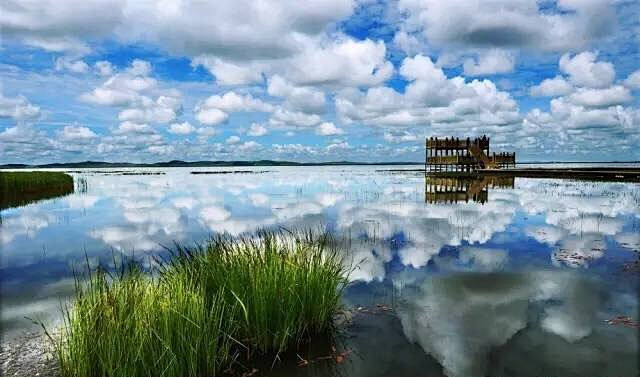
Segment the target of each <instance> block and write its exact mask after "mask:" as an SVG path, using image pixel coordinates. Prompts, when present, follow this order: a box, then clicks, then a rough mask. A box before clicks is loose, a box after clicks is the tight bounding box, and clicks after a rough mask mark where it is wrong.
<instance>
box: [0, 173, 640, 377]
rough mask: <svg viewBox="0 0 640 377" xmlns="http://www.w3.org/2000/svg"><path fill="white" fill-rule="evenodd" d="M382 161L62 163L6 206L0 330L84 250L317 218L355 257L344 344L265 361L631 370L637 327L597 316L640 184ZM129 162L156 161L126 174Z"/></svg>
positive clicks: (616, 312)
mask: <svg viewBox="0 0 640 377" xmlns="http://www.w3.org/2000/svg"><path fill="white" fill-rule="evenodd" d="M401 168H402V167H401ZM404 168H407V169H411V168H416V167H404ZM390 169H392V168H390V167H380V166H378V167H259V168H228V169H213V168H173V169H100V170H95V169H86V170H74V172H73V173H72V175H73V176H74V178H75V179H76V183H80V185H79V187H77V188H76V193H75V194H73V195H70V196H67V197H63V198H58V199H53V200H47V201H42V202H38V203H34V204H31V205H28V206H25V207H20V208H13V209H8V210H4V211H2V212H1V219H2V223H1V225H0V250H1V251H0V256H1V258H2V266H1V278H0V279H1V280H0V281H1V284H2V285H1V298H2V307H1V311H2V334H3V336H4V338H5V339H8V338H11V337H13V336H19V334H21V333H22V332H23V331H25V330H28V329H32V328H31V327H30V326H32V325H31V324H30V322H29V321H28V320H26V319H24V317H25V316H27V317H32V318H39V319H43V320H45V321H47V322H48V323H55V321H56V313H57V311H58V309H59V305H60V302H61V301H62V300H64V299H65V298H68V297H69V296H70V295H71V293H72V291H73V279H72V274H71V270H72V268H73V267H76V268H82V266H83V265H84V264H85V263H86V262H85V255H86V256H87V257H88V259H89V261H90V263H92V264H96V263H98V261H108V260H111V258H112V257H113V256H114V255H115V256H116V257H117V256H118V255H119V254H121V253H122V254H126V255H131V254H132V253H133V254H135V256H136V257H138V258H141V259H142V260H143V261H144V262H145V263H151V262H150V260H151V258H150V256H152V255H154V254H155V253H158V252H159V251H161V250H162V245H166V246H170V245H171V244H172V243H173V242H181V243H191V242H197V241H202V240H205V239H206V238H208V237H210V236H211V235H212V234H215V233H218V232H227V233H230V234H232V235H239V234H242V233H246V232H253V231H254V230H256V229H257V228H269V227H278V226H284V227H288V228H308V227H312V228H321V227H325V226H326V227H328V228H329V229H330V230H331V231H333V232H335V233H336V234H338V235H341V236H346V237H345V239H348V241H344V242H345V245H344V246H345V250H346V251H345V257H346V259H347V260H348V261H350V262H353V263H359V265H358V268H357V269H356V270H355V271H354V272H353V274H352V275H351V280H352V284H351V285H350V286H349V288H348V289H347V291H346V293H345V297H344V301H345V306H346V307H348V308H356V310H355V312H356V314H355V315H354V317H353V322H352V324H351V325H350V326H348V327H347V328H346V330H345V332H344V334H343V336H341V337H340V339H339V345H338V348H339V350H343V349H348V350H351V353H350V354H349V356H348V357H347V358H346V361H345V362H343V363H340V364H335V363H333V362H327V361H317V362H312V363H311V364H310V365H309V366H307V367H305V368H300V367H298V366H296V365H295V362H284V363H281V364H279V365H278V366H277V367H276V368H275V369H274V370H273V371H269V373H270V374H273V375H282V376H287V375H318V376H325V375H346V376H383V375H394V376H417V375H429V376H442V375H446V376H542V375H545V376H561V375H562V376H570V375H581V376H635V375H637V373H638V367H639V365H638V357H637V354H638V329H637V328H632V327H629V326H625V325H624V324H609V323H607V322H606V321H607V320H609V319H611V318H615V317H617V316H628V317H631V318H633V319H634V320H638V317H639V313H638V311H639V309H638V293H639V289H638V282H639V275H640V274H639V272H638V270H637V267H636V268H635V269H634V268H633V266H632V263H634V262H636V261H638V257H639V253H640V251H639V249H640V185H638V184H635V183H591V182H574V181H568V180H551V179H525V178H516V179H515V180H504V179H502V180H487V181H485V182H464V181H462V182H460V181H453V180H435V179H425V177H424V176H423V175H422V174H421V173H416V172H409V171H407V172H392V171H389V170H390ZM393 169H396V167H394V168H393ZM141 170H143V171H145V172H162V173H165V174H163V175H123V174H122V173H121V172H122V171H126V172H139V171H141ZM196 170H197V171H206V170H208V171H216V170H229V171H233V170H243V171H253V172H254V174H239V173H236V174H212V175H192V174H190V172H191V171H196ZM357 308H360V309H357ZM387 309H389V310H387ZM309 352H310V353H309V355H310V356H308V357H309V358H311V357H313V356H314V355H316V354H317V355H320V356H321V355H322V354H323V352H324V353H325V354H326V352H327V351H326V350H320V351H317V350H315V351H314V350H310V351H309ZM314 352H315V354H314Z"/></svg>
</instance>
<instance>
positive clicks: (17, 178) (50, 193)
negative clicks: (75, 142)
mask: <svg viewBox="0 0 640 377" xmlns="http://www.w3.org/2000/svg"><path fill="white" fill-rule="evenodd" d="M72 192H73V177H71V176H70V175H68V174H66V173H63V172H54V171H29V172H22V171H21V172H0V210H1V209H6V208H10V207H18V206H22V205H25V204H29V203H31V202H34V201H37V200H42V199H50V198H55V197H58V196H62V195H67V194H70V193H72Z"/></svg>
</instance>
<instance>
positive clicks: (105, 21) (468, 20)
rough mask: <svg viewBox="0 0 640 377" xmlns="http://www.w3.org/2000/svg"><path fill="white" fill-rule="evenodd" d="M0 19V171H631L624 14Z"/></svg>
mask: <svg viewBox="0 0 640 377" xmlns="http://www.w3.org/2000/svg"><path fill="white" fill-rule="evenodd" d="M62 3H64V4H62V5H61V2H58V1H25V0H20V1H14V0H6V1H3V2H2V4H0V14H1V15H2V16H0V28H1V30H2V39H1V40H0V52H1V53H0V164H1V163H47V162H68V161H84V160H104V161H134V162H138V161H141V162H152V161H166V160H171V159H182V160H247V159H277V160H296V161H337V160H353V161H421V160H422V159H423V154H424V151H423V144H424V137H428V136H441V137H445V136H452V135H453V136H459V137H466V136H471V137H473V136H477V135H482V134H487V135H489V136H490V137H491V138H492V149H493V150H496V151H500V150H504V151H515V152H516V153H518V158H519V160H520V161H532V160H535V161H549V160H563V161H598V160H600V161H602V160H640V148H638V147H639V146H640V136H639V134H640V132H638V128H639V126H640V109H639V103H640V102H639V99H638V98H639V97H640V63H639V62H640V4H639V3H638V2H637V1H632V0H628V1H627V0H620V1H605V0H559V1H535V0H515V1H514V0H493V1H462V0H451V1H447V2H443V1H438V0H400V1H389V2H384V1H373V0H365V1H350V0H321V1H310V2H299V1H277V2H268V1H267V2H252V1H226V0H220V1H216V2H211V3H210V4H209V3H205V2H188V1H177V0H163V1H158V2H141V1H131V0H111V1H105V0H84V1H80V0H65V1H63V2H62Z"/></svg>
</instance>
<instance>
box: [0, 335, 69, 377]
mask: <svg viewBox="0 0 640 377" xmlns="http://www.w3.org/2000/svg"><path fill="white" fill-rule="evenodd" d="M50 348H51V347H50V343H49V341H48V339H46V338H45V335H44V334H41V333H36V332H25V333H24V334H22V335H21V336H18V337H13V338H11V339H2V345H1V346H0V375H3V376H15V377H33V376H40V377H56V376H58V375H59V373H58V367H57V364H56V361H55V359H54V356H53V354H52V353H51V350H50Z"/></svg>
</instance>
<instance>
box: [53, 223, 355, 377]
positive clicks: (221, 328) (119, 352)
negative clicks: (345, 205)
mask: <svg viewBox="0 0 640 377" xmlns="http://www.w3.org/2000/svg"><path fill="white" fill-rule="evenodd" d="M345 272H346V271H345V269H344V268H343V267H342V261H341V259H340V258H339V257H338V254H337V253H336V251H335V250H334V249H332V247H331V246H330V242H329V240H328V238H327V237H326V236H322V237H314V236H309V235H307V236H285V235H283V234H280V233H278V234H274V233H261V234H260V235H259V236H257V237H253V238H242V239H234V238H230V237H225V236H220V237H217V238H215V239H213V240H211V241H210V242H209V243H207V244H206V245H204V246H200V247H197V248H178V249H177V252H176V253H175V255H174V257H173V258H171V259H169V260H168V261H167V262H163V263H161V267H160V268H159V270H158V271H157V273H156V274H154V275H153V276H149V275H146V274H144V273H142V272H141V270H140V269H139V268H136V267H130V268H127V269H126V271H124V272H123V273H121V274H120V275H119V276H118V277H116V278H110V276H109V275H107V274H106V273H105V272H98V273H95V274H93V275H92V276H91V278H90V279H89V281H88V282H86V283H82V284H81V283H78V285H77V294H76V299H75V302H74V304H73V306H72V307H71V309H70V310H66V311H65V323H64V326H63V327H62V330H61V333H60V334H59V335H54V336H53V337H52V340H53V341H54V347H55V351H56V355H57V358H58V361H59V364H60V372H61V375H62V376H63V377H66V376H74V377H85V376H86V377H89V376H113V377H115V376H127V377H136V376H167V377H168V376H194V377H195V376H213V375H216V374H220V372H221V371H223V370H225V369H227V368H229V367H230V366H231V365H232V364H233V362H234V360H236V359H237V358H238V357H241V358H243V359H246V358H251V357H252V356H253V355H255V354H259V355H277V354H278V353H280V352H282V351H285V350H290V349H294V348H296V347H297V346H298V345H300V344H301V343H302V342H306V341H308V340H309V339H310V338H311V337H313V336H314V335H317V334H320V333H326V332H328V331H330V330H332V327H333V314H334V313H335V311H336V310H337V309H338V306H339V301H340V296H341V291H342V289H343V287H344V285H345V284H346V278H345Z"/></svg>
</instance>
